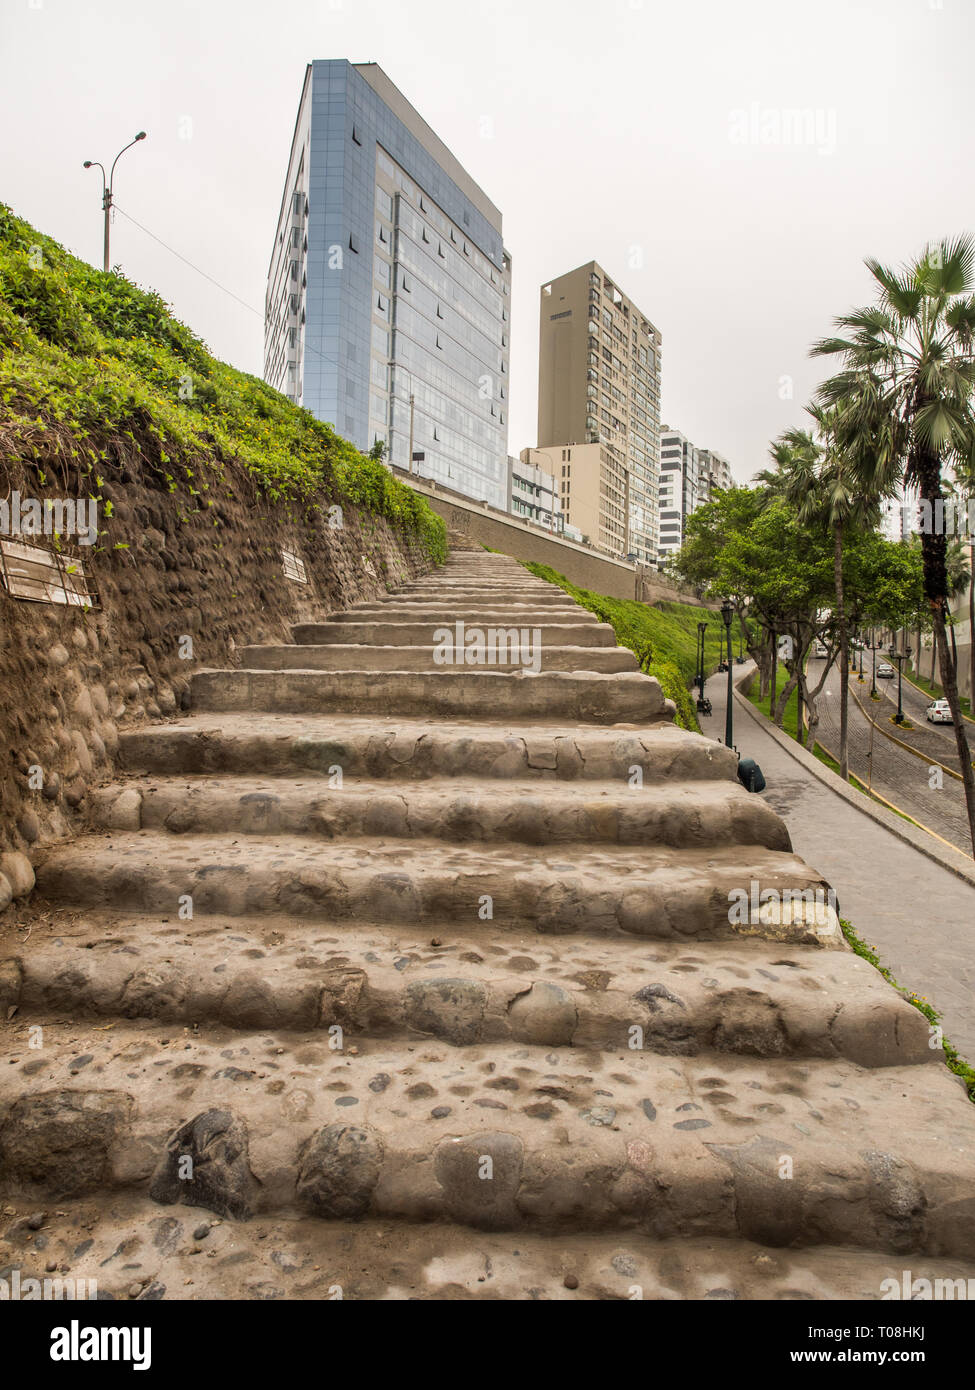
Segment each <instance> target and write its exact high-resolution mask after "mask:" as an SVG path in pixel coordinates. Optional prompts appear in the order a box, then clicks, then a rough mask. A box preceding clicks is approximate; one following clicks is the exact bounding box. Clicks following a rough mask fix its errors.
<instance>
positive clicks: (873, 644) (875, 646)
mask: <svg viewBox="0 0 975 1390" xmlns="http://www.w3.org/2000/svg"><path fill="white" fill-rule="evenodd" d="M870 650H871V651H872V652H873V683H872V685H871V687H870V698H871V700H876V699H877V696H878V691H877V653H878V651H880V643H879V642H878V641H877V634H876V633H875V632H871V634H870Z"/></svg>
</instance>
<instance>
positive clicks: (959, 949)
mask: <svg viewBox="0 0 975 1390" xmlns="http://www.w3.org/2000/svg"><path fill="white" fill-rule="evenodd" d="M743 669H744V668H741V667H735V676H736V679H737V678H738V676H739V674H740V673H741V671H742V670H743ZM726 691H727V676H722V675H716V676H712V677H711V679H710V680H709V681H708V683H707V694H708V696H709V697H710V699H711V702H712V705H713V707H714V714H713V715H712V717H711V718H710V719H702V721H701V723H702V727H703V728H704V731H705V733H706V734H708V735H711V736H713V737H715V738H717V739H718V740H719V741H723V739H724V719H725V707H726V704H725V696H726ZM734 716H735V730H734V736H735V743H736V745H737V747H738V749H739V751H740V752H741V755H742V757H752V758H754V759H755V760H756V762H758V763H759V764H760V765H761V768H762V771H763V772H764V774H765V779H766V781H767V783H768V786H767V788H766V790H765V792H763V793H762V795H763V796H764V797H765V798H766V800H767V801H768V802H769V803H770V805H772V806H773V807H774V808H775V809H776V810H777V811H778V812H779V814H780V815H781V816H783V817H784V819H785V821H786V823H787V824H788V827H789V831H790V834H791V835H792V842H793V845H794V847H795V849H796V852H797V853H798V854H801V855H802V857H803V858H804V859H805V860H807V861H808V863H810V864H811V865H813V866H814V867H815V868H817V869H819V870H820V872H821V873H823V874H824V875H825V877H826V878H827V879H829V881H830V883H831V884H832V885H833V888H834V890H835V892H836V895H837V898H838V900H839V908H840V915H841V916H843V917H846V918H848V919H849V921H850V922H851V923H852V924H853V926H854V928H855V930H856V932H857V934H858V935H859V936H860V937H861V938H862V939H863V940H865V941H868V942H869V943H870V944H871V945H873V946H874V947H876V949H877V952H878V954H879V956H880V960H881V963H882V964H884V965H886V966H887V967H888V968H889V969H890V970H891V971H892V972H893V974H894V976H895V978H896V979H897V980H898V981H899V982H900V983H901V984H902V985H904V986H906V987H907V988H909V989H912V990H913V991H915V993H917V994H919V995H923V996H924V997H925V998H927V999H928V1000H929V1002H930V1003H931V1004H933V1006H934V1007H935V1008H936V1009H937V1010H938V1011H939V1013H941V1015H942V1018H943V1027H944V1030H945V1034H946V1036H947V1037H948V1038H949V1039H950V1040H951V1042H952V1043H954V1045H955V1047H957V1048H958V1050H959V1052H960V1053H961V1054H962V1055H963V1056H964V1057H966V1058H967V1059H969V1060H972V1061H975V888H973V887H971V886H969V885H968V884H967V883H965V882H964V880H962V879H960V878H958V877H956V876H955V875H954V874H953V873H951V872H950V871H949V870H948V869H945V868H942V867H941V866H940V865H938V864H937V863H935V862H934V861H933V860H931V859H928V858H927V856H926V855H924V854H922V853H920V851H919V850H916V849H914V848H913V846H911V845H909V844H906V843H905V842H904V841H903V840H901V839H899V838H898V836H896V835H895V834H894V833H893V832H892V831H889V830H887V829H886V828H885V827H884V826H882V825H880V824H878V823H877V822H876V821H874V820H873V819H872V818H871V817H869V816H867V815H864V814H862V813H861V812H859V811H858V810H857V809H856V807H855V806H853V805H850V804H848V803H847V801H846V800H845V799H844V798H843V797H842V796H841V795H840V794H839V793H837V792H833V791H831V790H830V788H829V787H828V786H826V785H824V784H823V783H821V782H819V781H818V780H817V779H816V778H815V777H814V776H813V774H812V773H811V772H809V771H807V769H806V768H805V767H804V766H803V765H802V764H801V763H800V762H798V761H796V759H795V758H793V757H792V755H791V754H790V753H789V752H788V751H787V750H786V749H785V748H783V747H781V746H780V745H779V744H778V743H777V742H776V740H775V739H774V738H773V736H772V735H771V734H770V733H769V732H768V731H767V729H766V728H764V727H763V726H762V724H760V723H759V722H757V721H756V720H755V719H754V718H752V715H751V713H750V712H749V710H747V709H745V708H744V707H743V705H742V703H741V701H740V699H739V700H736V702H735V711H734ZM903 756H904V757H905V759H906V758H908V757H909V756H910V755H909V754H906V753H905V754H904V755H903ZM912 761H913V760H912ZM919 766H920V764H919ZM946 853H948V851H946Z"/></svg>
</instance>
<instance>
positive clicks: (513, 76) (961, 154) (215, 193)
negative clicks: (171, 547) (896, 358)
mask: <svg viewBox="0 0 975 1390" xmlns="http://www.w3.org/2000/svg"><path fill="white" fill-rule="evenodd" d="M973 31H975V3H973V0H736V3H728V0H669V2H668V3H662V0H490V2H489V0H465V3H464V4H457V3H453V0H287V3H269V2H267V0H196V3H191V2H190V0H165V2H164V3H163V2H162V0H0V120H2V129H3V132H4V134H3V141H2V145H0V176H2V177H0V199H3V200H4V201H6V202H8V203H10V204H11V205H12V206H13V207H14V209H15V210H16V211H17V212H18V213H19V214H20V215H22V216H24V217H26V218H28V219H29V220H30V221H31V222H33V223H34V224H35V225H36V226H37V227H39V228H40V229H41V230H42V231H44V232H46V233H48V234H50V235H52V236H54V237H56V238H57V239H58V240H59V241H61V242H63V243H65V244H66V245H67V246H68V247H69V248H70V249H71V250H72V251H74V252H76V253H77V254H78V255H80V256H83V257H84V258H85V259H87V260H89V261H91V262H93V263H95V264H100V263H101V254H102V251H101V238H102V224H101V212H100V194H101V184H100V178H99V175H98V173H97V171H94V170H91V171H88V172H85V170H83V168H82V161H83V160H84V159H86V158H88V159H100V160H102V161H103V162H107V161H110V160H111V159H112V158H113V157H114V155H115V153H116V152H117V150H118V149H119V148H120V147H121V146H122V145H123V144H125V143H126V141H127V140H129V139H131V138H132V136H133V135H134V134H135V132H136V131H137V130H139V129H143V128H144V129H146V130H147V131H148V132H149V138H148V140H147V141H145V142H144V143H143V144H141V145H139V146H137V147H136V148H135V149H133V150H130V151H129V152H128V153H127V154H126V155H125V157H124V159H123V160H122V161H121V162H120V164H119V168H118V172H117V174H116V183H115V190H116V201H117V202H118V204H119V207H120V208H122V209H125V210H126V211H127V212H128V213H129V214H130V215H131V216H132V217H134V218H135V219H136V220H137V221H138V222H140V223H141V224H142V225H143V226H144V227H146V228H149V229H151V231H152V232H153V233H154V234H155V235H156V236H157V237H159V238H161V240H162V241H163V242H166V243H168V245H169V246H171V247H172V248H174V249H175V250H176V251H178V252H179V253H181V255H183V256H185V257H186V258H187V259H188V260H190V261H191V262H193V264H194V265H196V266H198V267H199V268H200V269H201V270H203V271H205V272H207V273H208V274H209V275H211V276H212V277H213V278H214V279H215V280H217V281H219V282H220V284H221V285H223V286H225V287H226V288H227V289H229V290H231V291H232V292H233V293H234V294H235V295H237V296H239V298H240V299H241V300H243V301H244V302H245V303H246V304H247V305H250V306H253V309H254V310H256V311H257V312H249V311H248V310H247V309H246V308H244V307H242V306H241V305H240V304H238V303H236V302H235V300H234V299H232V298H230V297H229V296H228V295H227V294H224V293H222V292H221V291H220V290H219V289H217V288H215V287H214V286H213V285H212V284H210V283H208V281H207V280H205V279H203V278H202V277H201V276H200V275H198V274H196V273H194V271H193V270H191V269H189V268H188V267H187V266H186V265H184V264H183V263H182V262H181V261H180V260H178V259H176V258H175V257H174V256H173V255H172V254H170V252H169V251H167V250H164V249H163V247H162V246H160V245H158V244H157V243H156V242H155V241H153V240H151V239H150V238H149V237H148V236H147V235H145V233H144V232H143V231H141V230H139V229H138V228H137V227H135V226H133V225H132V224H131V223H129V222H127V221H126V220H125V218H124V217H123V216H121V215H119V216H118V217H117V218H116V222H115V226H114V229H113V246H112V260H113V262H118V263H120V264H121V265H122V266H123V268H124V269H125V271H126V273H127V274H129V275H130V276H132V277H133V278H134V279H135V280H137V281H138V282H139V283H141V284H144V285H151V286H153V287H155V288H156V289H158V290H159V291H160V292H161V293H162V295H163V296H164V297H165V298H166V299H167V300H168V301H169V302H170V303H171V304H172V305H173V308H174V310H175V312H176V313H177V314H178V315H179V317H181V318H183V319H184V320H186V321H187V322H188V323H189V324H190V325H191V326H192V327H193V328H194V329H196V330H197V331H198V332H199V333H200V334H201V335H202V336H203V337H204V338H205V339H206V341H207V343H208V344H209V346H210V347H211V349H212V350H213V351H214V352H215V353H216V354H217V355H218V356H220V357H224V358H226V359H227V360H229V361H230V362H232V363H234V364H235V365H236V366H239V367H242V368H244V369H245V370H248V371H252V372H255V373H258V374H260V373H261V370H262V317H261V310H262V306H263V302H264V287H265V274H266V270H267V262H268V257H269V254H270V250H271V242H272V238H273V236H274V230H275V219H276V217H277V211H278V204H279V200H280V197H281V188H282V180H283V178H284V174H285V167H286V163H287V157H288V151H289V147H290V141H291V135H292V130H293V127H294V121H295V115H296V111H297V104H298V98H299V95H300V91H301V83H302V78H303V74H304V68H305V64H306V63H307V62H308V61H310V60H311V59H313V58H348V59H349V60H351V61H353V62H368V61H375V62H378V63H379V64H380V65H381V66H382V67H383V68H384V69H385V70H386V72H387V73H388V74H389V76H390V78H391V79H392V80H393V82H395V83H396V85H397V86H398V87H399V88H400V90H401V91H402V92H403V93H404V95H405V96H406V97H407V98H408V100H410V101H411V102H412V103H413V105H414V106H415V107H416V108H417V110H418V111H419V112H420V114H421V115H422V116H423V117H424V118H425V119H426V120H427V121H428V122H429V124H430V125H431V126H432V127H433V129H434V130H435V131H436V132H437V133H438V134H439V135H440V137H441V138H442V139H443V140H444V141H445V143H446V144H447V145H448V146H449V147H450V148H451V149H452V150H453V151H454V153H455V154H456V155H457V157H458V158H459V159H460V161H461V163H462V164H463V165H464V166H465V167H466V168H467V169H468V171H469V172H470V174H471V176H472V177H473V178H474V180H475V181H476V182H477V183H479V184H480V185H481V187H482V188H483V189H484V190H485V192H486V193H487V194H488V196H489V197H490V198H491V199H492V200H493V201H494V202H495V203H496V204H497V206H498V207H499V208H500V209H501V212H502V214H503V217H504V238H505V243H506V245H507V247H508V249H509V250H510V252H511V254H512V257H513V262H514V282H513V311H512V388H511V411H510V434H509V451H510V452H511V453H517V452H518V451H519V450H520V449H521V448H523V447H525V446H526V445H528V444H533V443H534V442H535V418H536V417H535V411H536V399H537V343H538V292H539V286H540V285H541V284H542V283H543V281H545V280H547V279H551V278H552V277H554V276H555V275H558V274H560V273H562V272H563V271H566V270H570V269H572V268H574V267H575V266H577V265H580V264H582V263H583V262H585V261H588V260H591V259H596V260H598V261H599V262H600V263H601V264H602V265H603V266H604V268H605V269H606V271H607V272H608V273H609V274H610V275H611V276H613V277H614V278H615V279H617V280H618V282H619V284H620V286H621V287H622V288H623V290H624V291H625V292H626V293H627V294H629V295H630V296H631V297H632V298H633V299H634V300H635V301H636V303H637V304H638V305H639V307H640V308H641V309H642V310H643V312H644V313H646V314H647V316H648V317H649V318H651V319H652V320H653V322H654V323H655V324H656V325H657V327H658V328H659V329H660V330H661V332H662V334H663V418H662V423H669V424H670V425H672V426H676V427H678V428H680V429H682V430H683V431H684V432H685V433H686V434H687V435H689V436H690V437H691V438H692V439H693V440H694V442H695V443H697V444H701V445H706V446H709V447H711V448H714V449H717V450H718V451H719V452H721V453H724V454H725V455H727V457H728V458H730V460H731V462H732V465H733V468H734V471H735V473H736V475H737V476H738V478H739V479H741V480H745V479H747V478H749V477H750V476H751V475H752V474H753V473H754V472H755V471H756V470H757V469H758V468H761V467H763V466H764V463H765V451H766V449H767V445H768V441H769V439H770V438H771V437H773V436H774V435H776V434H777V433H778V432H779V431H781V430H782V429H784V428H786V427H787V426H789V425H792V424H796V423H802V421H803V411H802V406H803V404H804V402H805V401H806V400H807V399H808V397H809V395H810V392H811V391H812V389H813V387H814V386H815V384H816V382H817V381H818V380H819V378H820V377H821V376H822V374H823V366H822V364H817V363H815V362H811V361H810V360H809V359H808V357H807V349H808V345H809V343H810V342H811V341H812V340H813V339H814V338H815V337H817V336H818V335H820V334H822V333H824V332H826V331H827V330H828V328H829V324H830V319H831V316H832V315H833V314H835V313H838V312H842V311H843V310H844V309H845V308H847V307H848V306H850V305H852V304H855V303H858V302H860V301H861V300H862V299H863V298H864V297H865V296H866V294H867V292H868V284H867V273H866V271H865V270H864V268H863V266H862V260H863V257H864V256H867V255H876V256H878V257H880V258H881V259H884V260H892V261H895V262H897V261H901V260H903V259H906V258H907V257H908V256H910V255H912V254H913V253H915V252H917V251H918V250H920V248H921V247H922V245H923V244H924V242H925V241H926V240H928V239H937V238H940V237H942V236H945V235H956V234H958V233H960V232H962V231H965V230H973V229H975V210H973V196H975V180H973V170H975V158H973V156H975V122H973V109H972V108H973V92H975V84H973V79H972V71H973V58H975V48H973ZM790 112H791V113H793V118H792V119H790V117H789V114H788V113H790ZM795 113H803V115H802V118H801V119H800V120H796V119H794V116H795ZM797 137H798V138H797ZM790 383H791V387H790ZM790 389H791V399H790Z"/></svg>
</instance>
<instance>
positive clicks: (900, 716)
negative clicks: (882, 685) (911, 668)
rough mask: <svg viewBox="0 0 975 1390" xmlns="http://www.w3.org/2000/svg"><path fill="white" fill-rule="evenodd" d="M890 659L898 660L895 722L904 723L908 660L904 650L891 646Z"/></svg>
mask: <svg viewBox="0 0 975 1390" xmlns="http://www.w3.org/2000/svg"><path fill="white" fill-rule="evenodd" d="M890 659H891V661H896V662H897V713H896V714H895V715H894V723H895V724H903V722H904V703H903V689H904V687H903V678H904V662H905V660H906V655H905V653H904V652H895V651H894V649H893V647H891V649H890Z"/></svg>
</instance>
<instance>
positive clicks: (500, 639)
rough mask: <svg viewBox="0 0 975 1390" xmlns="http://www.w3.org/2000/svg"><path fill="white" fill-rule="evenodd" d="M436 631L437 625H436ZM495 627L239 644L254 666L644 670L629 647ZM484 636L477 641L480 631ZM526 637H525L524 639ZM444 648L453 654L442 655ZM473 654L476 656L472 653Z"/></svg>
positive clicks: (262, 668)
mask: <svg viewBox="0 0 975 1390" xmlns="http://www.w3.org/2000/svg"><path fill="white" fill-rule="evenodd" d="M433 631H434V632H435V631H436V629H433ZM492 631H493V630H492V629H490V628H489V629H487V630H486V631H485V630H484V629H480V628H479V629H475V630H474V631H473V633H472V630H471V629H466V636H465V637H463V638H462V640H461V642H460V643H459V644H455V642H454V628H453V627H450V628H444V629H443V632H444V633H449V634H450V645H449V647H447V646H446V645H444V644H441V645H440V646H439V647H438V646H437V645H435V644H434V643H433V642H432V641H431V640H430V635H431V629H430V628H427V641H426V643H425V644H424V645H418V646H389V647H386V646H383V647H380V646H372V645H369V646H357V645H353V644H343V645H341V646H339V645H337V644H335V643H332V644H328V645H324V646H311V645H308V644H305V645H302V646H296V645H294V644H293V643H292V644H287V645H286V644H268V645H264V646H255V647H240V648H238V652H239V655H240V664H241V666H242V667H243V668H245V669H247V670H250V671H357V672H362V671H423V672H440V671H445V670H457V669H458V668H462V669H464V670H471V669H473V670H475V671H476V670H481V669H485V670H494V671H509V672H513V671H521V670H526V669H528V670H532V671H601V672H616V671H639V669H640V664H639V662H638V661H637V659H636V657H635V656H634V655H633V653H632V652H631V651H630V649H629V647H615V646H614V647H556V646H550V645H549V644H548V643H546V642H545V641H544V639H543V638H542V636H541V629H540V628H538V629H534V628H521V629H519V628H512V629H508V628H500V629H498V630H497V632H498V633H499V634H500V635H499V636H496V637H493V638H492V635H491V634H492ZM478 633H480V635H481V636H482V637H484V639H485V641H484V643H483V644H482V645H481V646H480V647H478V646H475V645H473V644H472V641H471V639H472V637H473V640H474V642H476V641H477V634H478ZM522 639H524V643H523V642H522ZM439 652H445V653H446V654H447V655H449V656H450V658H451V660H450V661H449V662H447V663H444V662H441V661H438V660H437V656H438V653H439ZM472 658H473V659H472Z"/></svg>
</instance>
